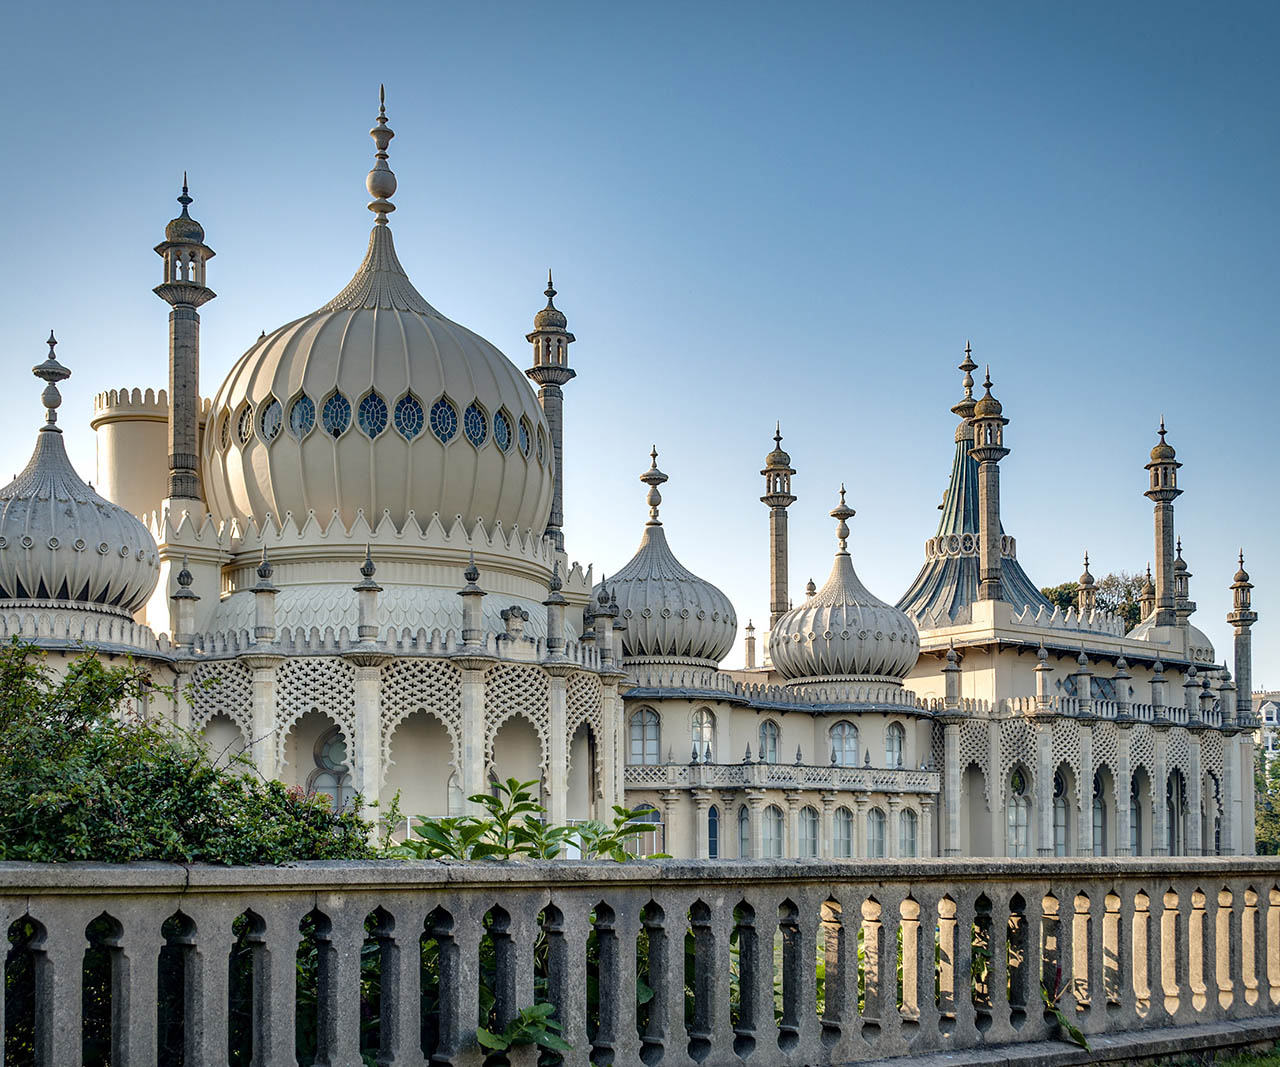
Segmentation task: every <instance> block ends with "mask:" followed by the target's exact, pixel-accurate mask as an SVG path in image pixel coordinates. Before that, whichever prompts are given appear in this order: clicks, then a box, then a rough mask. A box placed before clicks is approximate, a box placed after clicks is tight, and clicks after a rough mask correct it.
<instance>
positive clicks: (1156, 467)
mask: <svg viewBox="0 0 1280 1067" xmlns="http://www.w3.org/2000/svg"><path fill="white" fill-rule="evenodd" d="M1159 432H1160V440H1159V442H1157V444H1156V446H1155V447H1154V448H1153V449H1152V450H1151V462H1150V463H1148V464H1147V466H1146V469H1147V470H1148V471H1150V472H1151V488H1150V489H1148V490H1147V491H1146V492H1145V493H1144V494H1143V496H1145V497H1147V498H1148V499H1149V500H1152V501H1153V502H1154V503H1155V506H1156V508H1155V520H1156V615H1155V625H1156V626H1173V625H1175V624H1176V623H1177V621H1178V615H1177V610H1176V608H1177V601H1176V598H1175V596H1174V590H1173V502H1174V501H1175V500H1176V499H1177V498H1178V497H1179V496H1181V495H1182V490H1181V489H1179V488H1178V468H1179V467H1181V466H1182V464H1181V463H1179V462H1178V461H1177V455H1178V454H1177V453H1176V452H1175V451H1174V450H1173V445H1171V444H1169V443H1168V442H1167V441H1165V439H1164V436H1165V433H1166V430H1165V428H1164V416H1163V415H1162V416H1161V417H1160V431H1159Z"/></svg>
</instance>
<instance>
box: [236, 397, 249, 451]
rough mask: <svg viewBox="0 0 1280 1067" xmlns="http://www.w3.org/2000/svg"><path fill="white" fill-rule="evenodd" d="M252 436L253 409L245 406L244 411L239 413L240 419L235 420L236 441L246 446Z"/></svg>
mask: <svg viewBox="0 0 1280 1067" xmlns="http://www.w3.org/2000/svg"><path fill="white" fill-rule="evenodd" d="M252 436H253V408H251V407H249V406H248V405H247V404H246V405H245V407H244V410H243V411H241V412H240V417H239V418H238V419H237V420H236V439H237V440H238V441H239V442H240V443H241V444H242V445H247V444H248V443H249V438H251V437H252Z"/></svg>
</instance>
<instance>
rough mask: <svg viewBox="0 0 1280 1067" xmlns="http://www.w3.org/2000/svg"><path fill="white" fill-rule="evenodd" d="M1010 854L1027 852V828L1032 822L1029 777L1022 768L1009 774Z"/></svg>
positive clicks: (1020, 854)
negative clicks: (1028, 788) (1028, 794)
mask: <svg viewBox="0 0 1280 1067" xmlns="http://www.w3.org/2000/svg"><path fill="white" fill-rule="evenodd" d="M1008 818H1009V849H1008V851H1009V855H1010V856H1025V855H1026V854H1027V828H1028V826H1029V824H1030V822H1031V801H1030V800H1029V799H1028V798H1027V779H1026V775H1024V774H1023V773H1022V768H1020V767H1015V768H1014V769H1013V771H1012V773H1011V774H1010V775H1009V812H1008Z"/></svg>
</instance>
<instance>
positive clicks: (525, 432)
mask: <svg viewBox="0 0 1280 1067" xmlns="http://www.w3.org/2000/svg"><path fill="white" fill-rule="evenodd" d="M520 451H521V452H523V453H524V454H525V455H526V456H527V455H528V454H529V424H528V423H527V422H525V421H524V419H521V420H520Z"/></svg>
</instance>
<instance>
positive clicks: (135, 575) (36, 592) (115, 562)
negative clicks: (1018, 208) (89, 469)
mask: <svg viewBox="0 0 1280 1067" xmlns="http://www.w3.org/2000/svg"><path fill="white" fill-rule="evenodd" d="M159 577H160V572H159V570H158V566H157V558H156V544H155V541H154V540H152V537H151V534H150V533H149V532H148V531H147V528H146V527H145V526H143V525H142V523H140V522H139V521H138V520H137V519H135V518H134V517H133V516H132V515H130V514H129V513H128V512H127V511H125V510H124V508H122V507H119V506H117V505H115V504H113V503H111V502H110V501H109V500H105V499H103V498H102V497H100V496H99V495H98V494H97V493H95V492H94V491H93V490H92V489H91V488H89V486H87V485H86V484H85V483H84V482H83V481H82V480H81V479H80V476H79V475H78V474H76V472H75V468H74V467H72V466H71V461H70V460H69V459H68V458H67V453H66V449H65V448H64V447H63V443H62V434H61V432H60V431H58V430H57V429H55V428H52V427H49V426H46V427H45V428H44V429H42V430H41V431H40V433H39V436H38V437H37V438H36V447H35V451H34V452H33V453H32V455H31V460H30V462H29V463H28V464H27V465H26V467H25V468H24V469H23V471H22V473H21V474H19V475H18V476H17V478H15V479H14V480H13V481H12V482H10V483H9V484H8V485H7V486H5V487H4V488H3V489H0V596H3V597H5V598H7V599H11V600H61V601H75V602H79V603H81V604H83V605H84V606H85V607H91V608H95V609H98V610H101V609H111V610H114V611H116V612H118V613H119V614H121V615H129V614H131V613H133V612H134V611H137V610H138V609H139V608H141V607H142V606H143V604H145V603H146V602H147V599H148V598H149V597H150V596H151V593H152V590H154V589H155V587H156V582H157V581H158V580H159Z"/></svg>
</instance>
